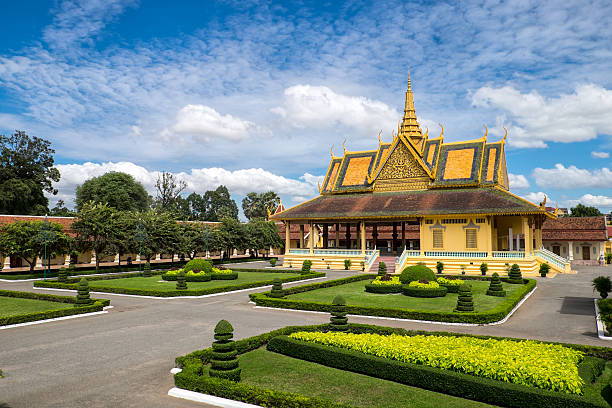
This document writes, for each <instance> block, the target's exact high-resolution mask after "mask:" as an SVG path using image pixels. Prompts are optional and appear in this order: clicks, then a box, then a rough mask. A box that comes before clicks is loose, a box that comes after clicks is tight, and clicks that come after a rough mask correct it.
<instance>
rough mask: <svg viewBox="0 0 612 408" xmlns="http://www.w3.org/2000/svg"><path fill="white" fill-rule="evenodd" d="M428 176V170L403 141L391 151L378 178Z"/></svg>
mask: <svg viewBox="0 0 612 408" xmlns="http://www.w3.org/2000/svg"><path fill="white" fill-rule="evenodd" d="M415 177H427V179H429V177H428V174H427V172H425V170H424V169H423V168H422V167H421V165H420V164H419V163H418V162H417V160H416V159H415V158H414V156H413V155H412V154H411V153H410V151H409V150H408V147H406V145H404V144H403V143H398V144H397V147H396V148H395V150H394V151H393V152H391V154H390V156H389V158H388V159H387V162H386V163H385V165H384V167H383V168H382V169H381V170H380V173H379V174H378V177H377V179H376V180H389V179H409V178H415Z"/></svg>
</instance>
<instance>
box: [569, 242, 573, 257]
mask: <svg viewBox="0 0 612 408" xmlns="http://www.w3.org/2000/svg"><path fill="white" fill-rule="evenodd" d="M568 246H569V260H570V261H573V260H574V242H573V241H570V242H569V243H568Z"/></svg>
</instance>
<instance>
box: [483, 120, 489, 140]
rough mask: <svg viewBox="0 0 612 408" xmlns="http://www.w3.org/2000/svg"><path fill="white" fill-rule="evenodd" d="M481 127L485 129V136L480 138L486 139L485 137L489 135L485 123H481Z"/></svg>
mask: <svg viewBox="0 0 612 408" xmlns="http://www.w3.org/2000/svg"><path fill="white" fill-rule="evenodd" d="M482 125H483V126H484V127H485V134H484V136H483V137H482V138H483V139H486V138H487V135H488V134H489V128H488V127H487V124H486V123H483V124H482Z"/></svg>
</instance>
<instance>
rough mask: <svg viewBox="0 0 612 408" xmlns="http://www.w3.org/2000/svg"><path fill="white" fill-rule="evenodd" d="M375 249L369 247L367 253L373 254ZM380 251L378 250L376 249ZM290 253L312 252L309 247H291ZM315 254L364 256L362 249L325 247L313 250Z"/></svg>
mask: <svg viewBox="0 0 612 408" xmlns="http://www.w3.org/2000/svg"><path fill="white" fill-rule="evenodd" d="M374 252H375V251H374V250H372V249H368V250H366V251H365V255H367V256H371V255H372V254H374ZM376 252H378V250H376ZM289 254H291V255H308V254H310V249H308V248H291V249H289ZM313 254H314V255H350V256H362V255H363V253H362V252H361V249H332V248H329V249H324V248H315V249H314V250H313Z"/></svg>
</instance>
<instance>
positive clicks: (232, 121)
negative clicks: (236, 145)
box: [172, 105, 263, 142]
mask: <svg viewBox="0 0 612 408" xmlns="http://www.w3.org/2000/svg"><path fill="white" fill-rule="evenodd" d="M172 130H174V131H175V132H176V133H182V134H190V135H194V136H196V137H201V138H203V139H204V140H205V141H206V142H210V141H211V140H212V139H218V138H221V139H227V140H232V141H238V140H242V139H246V138H248V137H249V136H250V135H251V134H252V133H256V132H260V133H261V132H262V131H263V130H262V129H261V128H260V127H259V126H257V125H256V124H255V123H253V122H249V121H247V120H243V119H240V118H237V117H234V116H232V115H229V114H227V115H222V114H220V113H219V112H217V111H216V110H214V109H213V108H211V107H210V106H204V105H186V106H184V107H183V108H182V109H181V110H179V112H178V113H177V115H176V123H175V124H174V126H172Z"/></svg>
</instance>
